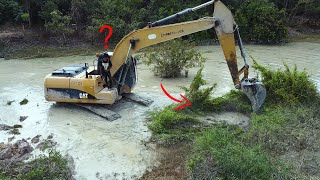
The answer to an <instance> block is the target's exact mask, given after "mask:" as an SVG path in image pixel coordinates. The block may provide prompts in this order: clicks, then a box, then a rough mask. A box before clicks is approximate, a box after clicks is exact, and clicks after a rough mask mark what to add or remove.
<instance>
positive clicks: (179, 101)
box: [160, 83, 192, 111]
mask: <svg viewBox="0 0 320 180" xmlns="http://www.w3.org/2000/svg"><path fill="white" fill-rule="evenodd" d="M160 87H161V89H162V91H163V92H164V94H165V95H167V96H168V97H169V98H170V99H172V100H173V101H176V102H178V103H182V105H181V106H179V107H176V108H174V110H176V111H179V110H181V109H183V108H185V107H188V106H192V103H191V102H190V101H189V99H187V98H186V97H184V96H183V95H182V94H180V96H181V97H182V98H183V99H184V101H183V100H178V99H176V98H174V97H172V96H171V95H170V94H169V93H168V92H167V91H166V90H165V89H164V87H163V85H162V83H160Z"/></svg>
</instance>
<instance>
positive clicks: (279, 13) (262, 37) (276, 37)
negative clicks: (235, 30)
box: [235, 0, 288, 43]
mask: <svg viewBox="0 0 320 180" xmlns="http://www.w3.org/2000/svg"><path fill="white" fill-rule="evenodd" d="M285 17H286V13H285V11H284V10H279V9H277V8H276V7H275V6H274V5H273V4H272V3H269V2H267V1H265V0H250V1H246V2H245V3H243V4H242V6H241V7H240V8H239V9H238V10H237V11H236V15H235V19H236V22H237V24H238V25H239V28H240V32H241V35H242V37H243V39H244V40H246V41H249V42H256V43H279V42H281V41H283V40H285V39H286V38H287V33H288V32H287V31H288V30H287V26H286V24H285Z"/></svg>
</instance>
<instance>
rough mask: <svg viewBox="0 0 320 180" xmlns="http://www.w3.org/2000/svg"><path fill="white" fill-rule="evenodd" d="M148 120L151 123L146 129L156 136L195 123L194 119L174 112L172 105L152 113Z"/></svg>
mask: <svg viewBox="0 0 320 180" xmlns="http://www.w3.org/2000/svg"><path fill="white" fill-rule="evenodd" d="M150 118H151V119H152V123H151V124H149V126H148V127H149V129H151V130H152V131H153V132H154V133H158V134H160V133H166V132H168V131H170V130H172V129H179V128H183V127H186V126H187V127H188V126H190V125H192V124H196V123H197V120H196V119H195V118H194V117H192V116H190V115H186V114H183V113H181V112H179V111H175V110H174V106H173V105H171V106H167V107H165V108H164V109H163V110H161V111H155V112H152V113H151V114H150Z"/></svg>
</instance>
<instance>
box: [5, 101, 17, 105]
mask: <svg viewBox="0 0 320 180" xmlns="http://www.w3.org/2000/svg"><path fill="white" fill-rule="evenodd" d="M14 101H15V100H12V101H7V105H8V106H11V104H12V103H14Z"/></svg>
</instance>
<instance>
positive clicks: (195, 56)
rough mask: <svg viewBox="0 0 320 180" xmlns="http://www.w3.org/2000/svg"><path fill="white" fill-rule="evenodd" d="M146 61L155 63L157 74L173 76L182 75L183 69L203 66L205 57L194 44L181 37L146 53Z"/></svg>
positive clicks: (155, 72) (150, 63)
mask: <svg viewBox="0 0 320 180" xmlns="http://www.w3.org/2000/svg"><path fill="white" fill-rule="evenodd" d="M144 56H145V60H144V63H145V64H147V65H148V66H149V65H153V68H152V70H153V72H154V74H155V75H156V76H161V77H166V78H171V77H177V76H180V75H181V71H182V70H188V69H189V68H192V67H195V66H201V65H202V64H203V63H204V62H205V59H204V58H203V57H202V55H201V53H200V52H197V51H196V50H195V49H194V44H192V43H188V42H186V41H183V40H181V39H177V40H173V41H171V42H167V43H163V44H161V45H159V46H156V47H154V48H151V49H150V50H149V51H148V52H146V53H145V54H144Z"/></svg>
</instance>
